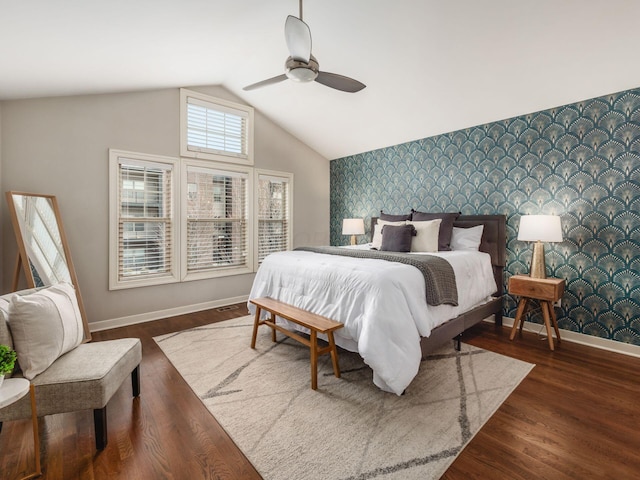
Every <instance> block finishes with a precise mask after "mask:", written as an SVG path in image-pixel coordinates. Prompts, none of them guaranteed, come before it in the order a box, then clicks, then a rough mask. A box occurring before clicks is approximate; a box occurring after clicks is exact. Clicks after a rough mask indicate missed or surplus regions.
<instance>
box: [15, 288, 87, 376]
mask: <svg viewBox="0 0 640 480" xmlns="http://www.w3.org/2000/svg"><path fill="white" fill-rule="evenodd" d="M9 326H10V328H11V334H12V336H13V343H14V346H15V347H14V348H15V350H16V353H17V354H18V364H19V365H20V368H21V369H22V373H23V375H24V376H25V378H27V379H29V380H32V379H33V378H34V377H35V376H36V375H38V374H39V373H42V372H44V371H45V370H46V369H47V368H49V366H50V365H51V364H52V363H53V362H55V361H56V359H57V358H58V357H60V356H61V355H63V354H65V353H67V352H69V351H71V350H73V349H74V348H76V347H77V346H78V345H80V344H81V343H82V341H83V340H84V328H83V323H82V315H81V314H80V309H79V308H78V300H77V297H76V292H75V289H74V288H73V285H71V284H69V283H59V284H57V285H53V286H51V287H47V288H43V289H41V290H38V291H36V292H33V293H30V294H28V295H22V296H21V295H14V296H13V297H11V303H10V304H9Z"/></svg>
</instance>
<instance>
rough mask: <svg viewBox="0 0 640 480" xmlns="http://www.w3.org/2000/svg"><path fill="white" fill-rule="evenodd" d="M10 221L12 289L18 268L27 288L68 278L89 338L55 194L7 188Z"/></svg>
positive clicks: (66, 280)
mask: <svg viewBox="0 0 640 480" xmlns="http://www.w3.org/2000/svg"><path fill="white" fill-rule="evenodd" d="M6 195H7V203H8V204H9V211H10V213H11V222H12V223H13V230H14V232H15V235H16V241H17V243H18V255H17V260H16V267H15V271H14V276H13V291H16V290H17V289H18V281H19V277H20V271H21V270H22V271H23V272H24V274H25V277H26V281H27V285H28V286H29V287H30V288H35V287H42V286H47V285H54V284H56V283H59V282H68V283H71V284H72V285H73V286H74V287H75V291H76V296H77V299H78V307H79V309H80V314H81V315H82V323H83V325H84V337H85V341H89V340H91V333H90V331H89V325H88V323H87V315H86V313H85V310H84V304H83V303H82V296H81V295H80V288H79V287H78V279H77V277H76V272H75V269H74V268H73V262H72V261H71V254H70V253H69V245H68V243H67V238H66V236H65V233H64V229H63V228H62V220H61V218H60V209H59V208H58V202H57V200H56V197H55V196H54V195H41V194H37V193H24V192H7V193H6Z"/></svg>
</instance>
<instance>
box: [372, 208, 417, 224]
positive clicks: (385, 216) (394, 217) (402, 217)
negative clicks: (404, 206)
mask: <svg viewBox="0 0 640 480" xmlns="http://www.w3.org/2000/svg"><path fill="white" fill-rule="evenodd" d="M378 218H379V219H380V220H384V221H385V222H403V221H405V220H411V214H410V213H408V214H406V215H389V214H388V213H384V212H383V211H382V210H380V216H379V217H378Z"/></svg>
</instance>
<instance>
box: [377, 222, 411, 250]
mask: <svg viewBox="0 0 640 480" xmlns="http://www.w3.org/2000/svg"><path fill="white" fill-rule="evenodd" d="M385 225H394V226H399V225H406V222H405V221H402V222H387V221H385V220H380V219H378V221H377V223H376V225H375V227H374V229H373V238H372V239H371V248H375V249H377V250H380V247H381V246H382V227H384V226H385Z"/></svg>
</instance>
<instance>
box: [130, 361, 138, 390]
mask: <svg viewBox="0 0 640 480" xmlns="http://www.w3.org/2000/svg"><path fill="white" fill-rule="evenodd" d="M131 389H132V390H133V396H134V397H139V396H140V364H138V366H137V367H136V368H134V369H133V371H132V372H131Z"/></svg>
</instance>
